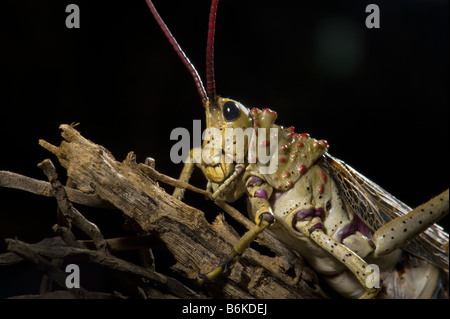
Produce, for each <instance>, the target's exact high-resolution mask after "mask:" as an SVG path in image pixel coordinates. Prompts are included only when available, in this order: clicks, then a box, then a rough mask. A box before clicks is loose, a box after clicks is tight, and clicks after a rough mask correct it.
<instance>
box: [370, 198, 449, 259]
mask: <svg viewBox="0 0 450 319" xmlns="http://www.w3.org/2000/svg"><path fill="white" fill-rule="evenodd" d="M448 200H449V191H448V189H447V190H446V191H444V192H443V193H442V194H440V195H438V196H436V197H434V198H432V199H431V200H429V201H428V202H426V203H425V204H423V205H420V206H418V207H417V208H415V209H413V210H412V211H410V212H409V213H408V214H406V215H403V216H401V217H398V218H396V219H394V220H392V221H390V222H389V223H387V224H385V225H383V226H382V227H381V228H379V229H378V230H377V231H376V232H375V234H374V235H373V236H372V241H373V243H374V244H375V247H376V249H375V251H374V255H375V256H382V255H385V254H388V253H390V252H392V251H393V250H395V249H396V248H400V247H401V246H403V245H404V244H406V243H407V242H408V241H409V240H410V239H412V238H414V237H415V236H417V235H418V234H420V233H422V232H423V231H424V230H426V229H427V228H428V227H429V226H431V225H432V224H434V223H436V222H437V221H438V220H439V219H441V218H442V217H444V216H445V215H447V214H448V211H449V203H448Z"/></svg>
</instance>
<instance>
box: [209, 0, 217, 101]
mask: <svg viewBox="0 0 450 319" xmlns="http://www.w3.org/2000/svg"><path fill="white" fill-rule="evenodd" d="M218 4H219V0H212V2H211V9H210V11H209V23H208V38H207V41H206V92H207V95H208V100H209V101H211V102H213V103H215V100H216V82H215V79H214V34H215V32H216V15H217V5H218Z"/></svg>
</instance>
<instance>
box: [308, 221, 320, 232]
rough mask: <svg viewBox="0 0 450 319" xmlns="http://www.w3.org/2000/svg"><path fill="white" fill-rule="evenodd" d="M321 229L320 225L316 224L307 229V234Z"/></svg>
mask: <svg viewBox="0 0 450 319" xmlns="http://www.w3.org/2000/svg"><path fill="white" fill-rule="evenodd" d="M322 228H323V225H322V223H317V224H315V225H313V226H312V227H311V228H310V229H309V232H310V233H312V232H313V231H315V230H316V229H322Z"/></svg>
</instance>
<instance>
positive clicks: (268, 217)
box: [197, 178, 275, 284]
mask: <svg viewBox="0 0 450 319" xmlns="http://www.w3.org/2000/svg"><path fill="white" fill-rule="evenodd" d="M246 184H247V189H248V195H249V203H250V209H251V211H252V212H255V226H253V228H251V229H250V230H249V231H248V232H246V233H245V234H244V235H243V236H242V237H241V238H240V239H239V241H238V242H237V243H236V244H235V245H234V246H233V251H232V252H231V253H230V254H229V255H228V256H227V258H226V260H225V261H224V262H222V263H220V264H219V266H218V267H217V268H215V269H214V270H212V271H210V272H209V273H207V274H199V275H198V276H197V283H199V284H203V283H204V282H205V281H211V280H214V279H215V278H217V276H219V275H220V274H222V273H224V272H226V271H227V270H228V269H229V268H230V267H231V266H232V265H233V264H234V263H235V262H236V261H237V260H238V259H239V257H240V256H241V255H242V254H243V253H244V251H245V250H246V249H247V248H248V246H249V245H250V244H251V243H252V242H253V241H254V240H255V239H256V237H257V236H258V235H259V234H260V233H262V232H263V231H264V229H266V228H267V227H269V226H270V225H272V224H273V223H274V222H275V217H274V216H273V213H272V209H271V207H270V204H269V201H268V198H269V197H270V194H271V193H272V188H271V187H270V186H269V185H268V184H267V183H265V182H263V181H262V179H260V178H258V179H257V183H256V182H255V179H254V178H249V179H248V181H247V183H246Z"/></svg>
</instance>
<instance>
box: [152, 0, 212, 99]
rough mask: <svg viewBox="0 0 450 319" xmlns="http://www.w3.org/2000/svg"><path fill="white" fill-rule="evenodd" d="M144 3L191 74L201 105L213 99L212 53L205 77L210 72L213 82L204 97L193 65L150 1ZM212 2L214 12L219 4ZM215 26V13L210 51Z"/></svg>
mask: <svg viewBox="0 0 450 319" xmlns="http://www.w3.org/2000/svg"><path fill="white" fill-rule="evenodd" d="M145 2H147V5H148V7H149V8H150V11H151V12H152V14H153V17H154V18H155V20H156V22H158V24H159V26H160V28H161V30H162V31H163V32H164V35H165V36H166V38H167V39H168V40H169V42H170V44H171V45H172V47H173V49H174V50H175V52H176V53H177V55H178V57H179V58H180V59H181V61H182V62H183V64H184V65H185V66H186V67H187V69H188V70H189V72H190V73H191V75H192V77H193V78H194V82H195V86H196V87H197V91H198V93H199V94H200V97H201V99H202V103H203V104H204V103H205V102H206V101H207V100H211V94H212V96H213V97H215V85H214V64H213V62H212V55H213V53H212V52H211V58H210V60H211V63H212V67H211V68H210V70H209V71H208V67H207V72H206V74H207V77H208V74H210V73H211V72H212V79H213V80H212V82H213V84H212V88H210V86H208V96H206V91H205V87H204V86H203V83H202V80H201V78H200V76H199V75H198V73H197V70H196V69H195V67H194V65H193V64H192V63H191V61H189V59H188V57H187V56H186V54H184V52H183V50H182V49H181V47H180V45H179V44H178V42H177V40H175V37H174V36H173V35H172V33H171V32H170V30H169V28H168V27H167V25H166V24H165V23H164V21H163V19H162V18H161V16H160V15H159V13H158V11H156V8H155V6H154V5H153V3H152V2H151V0H145ZM214 2H216V6H215V8H216V9H215V10H217V2H219V1H213V3H214ZM211 10H212V5H211ZM209 23H210V25H211V16H210V22H209ZM215 24H216V23H215V13H214V21H213V30H212V45H211V49H212V47H213V45H214V27H215ZM209 41H210V37H209V31H208V43H209ZM208 47H209V44H208ZM207 50H208V49H207ZM206 59H207V61H208V56H207V58H206ZM207 63H208V62H207ZM211 69H212V71H211ZM208 72H209V73H208ZM210 91H211V92H212V93H211V94H210V93H209V92H210ZM212 101H215V99H214V98H213V99H212Z"/></svg>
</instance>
